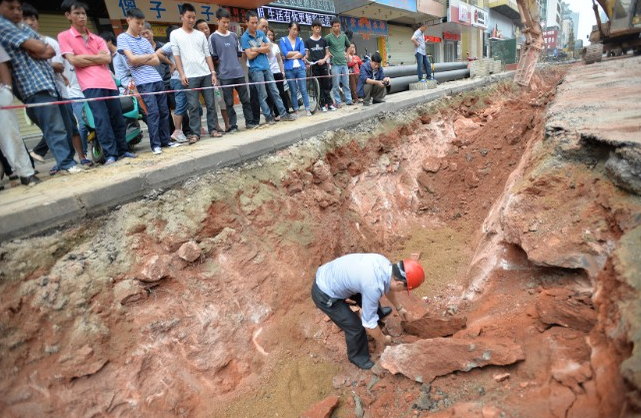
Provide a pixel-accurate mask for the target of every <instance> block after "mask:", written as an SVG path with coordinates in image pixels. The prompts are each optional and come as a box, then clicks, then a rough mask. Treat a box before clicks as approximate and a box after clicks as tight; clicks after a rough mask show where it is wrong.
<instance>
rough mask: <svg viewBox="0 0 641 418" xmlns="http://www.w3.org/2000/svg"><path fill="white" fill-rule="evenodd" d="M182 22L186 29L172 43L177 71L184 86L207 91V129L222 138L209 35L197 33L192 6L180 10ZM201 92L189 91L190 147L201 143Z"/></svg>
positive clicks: (174, 36) (180, 30)
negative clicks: (217, 129) (199, 97)
mask: <svg viewBox="0 0 641 418" xmlns="http://www.w3.org/2000/svg"><path fill="white" fill-rule="evenodd" d="M180 20H181V21H182V27H181V28H180V29H176V30H175V31H173V32H172V33H171V37H170V39H169V41H170V42H171V45H172V52H173V53H174V60H175V61H176V69H177V70H178V73H179V74H180V81H181V82H182V84H183V86H185V87H186V88H189V89H193V88H205V89H204V90H200V93H201V94H202V95H203V98H204V99H205V107H206V108H207V129H208V132H209V135H211V136H212V137H220V136H222V135H221V134H220V133H219V132H218V131H216V125H218V116H217V115H216V101H215V99H214V90H213V89H212V88H211V87H212V86H213V85H217V84H218V80H217V79H216V70H215V69H214V62H213V61H212V59H211V53H210V52H209V45H208V43H207V38H206V37H205V34H204V33H202V32H200V31H197V30H195V29H194V24H195V23H196V9H195V8H194V6H192V5H191V4H189V3H183V4H182V5H181V6H180ZM198 93H199V91H187V92H186V95H187V103H188V108H189V128H190V129H191V132H192V133H191V135H189V138H188V139H189V143H190V144H194V143H196V142H197V141H198V140H200V112H199V107H200V101H199V100H198Z"/></svg>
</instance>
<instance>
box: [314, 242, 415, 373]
mask: <svg viewBox="0 0 641 418" xmlns="http://www.w3.org/2000/svg"><path fill="white" fill-rule="evenodd" d="M424 281H425V272H424V271H423V267H422V266H421V265H420V264H419V263H418V262H417V261H415V260H412V259H405V260H401V261H399V262H398V263H396V264H392V263H391V262H390V261H389V260H388V259H387V258H385V257H384V256H382V255H380V254H348V255H344V256H342V257H340V258H337V259H335V260H333V261H330V262H328V263H326V264H323V265H322V266H321V267H319V268H318V270H317V271H316V279H315V280H314V284H313V285H312V292H311V295H312V300H313V301H314V304H316V306H317V307H318V309H320V310H321V311H323V312H324V313H325V314H327V316H329V318H330V319H331V320H332V321H333V322H334V323H335V324H336V325H337V326H338V327H339V328H340V329H342V330H343V331H344V332H345V343H346V344H347V357H348V359H349V361H351V362H352V363H353V364H355V365H356V366H357V367H360V368H361V369H366V370H367V369H371V368H372V367H373V366H374V362H373V361H372V360H370V357H369V347H368V344H367V336H368V335H369V336H370V337H372V338H373V339H374V340H375V341H376V349H377V350H383V348H384V347H385V346H386V345H390V344H391V343H392V338H391V337H390V336H389V335H384V334H383V332H382V331H381V328H380V326H381V325H382V322H381V320H382V319H383V318H385V317H386V316H388V315H389V314H390V313H392V308H390V307H388V306H386V307H382V306H381V303H380V299H381V297H382V296H383V295H386V296H387V298H388V299H389V301H390V302H392V304H393V305H394V307H395V308H396V311H397V312H398V314H399V315H400V316H401V318H403V319H405V317H406V315H407V311H405V309H403V306H402V305H401V304H400V303H399V301H398V299H397V294H398V293H399V292H402V291H407V292H408V293H409V291H410V290H413V289H416V288H417V287H419V286H420V285H421V284H422V283H423V282H424ZM346 299H351V300H353V301H354V302H356V304H357V305H358V306H360V307H361V308H362V309H361V317H360V318H359V317H358V314H357V313H356V312H353V311H352V310H351V309H350V305H349V304H348V303H347V302H346V301H345V300H346Z"/></svg>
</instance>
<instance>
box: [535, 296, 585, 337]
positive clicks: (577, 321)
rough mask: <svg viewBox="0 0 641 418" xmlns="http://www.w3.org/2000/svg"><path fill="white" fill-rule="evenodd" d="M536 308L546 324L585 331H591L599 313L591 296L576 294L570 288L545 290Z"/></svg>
mask: <svg viewBox="0 0 641 418" xmlns="http://www.w3.org/2000/svg"><path fill="white" fill-rule="evenodd" d="M536 310H537V313H538V315H539V318H540V319H541V321H542V322H543V323H545V324H548V325H561V326H563V327H566V328H572V329H575V330H578V331H583V332H589V331H590V330H591V329H592V328H593V327H594V325H595V324H596V321H597V313H596V310H595V309H594V308H593V306H592V302H591V301H590V298H589V296H587V295H584V296H581V295H576V294H575V292H573V291H572V290H570V289H563V288H558V289H550V290H546V291H543V292H542V293H541V294H540V296H539V298H538V300H537V301H536Z"/></svg>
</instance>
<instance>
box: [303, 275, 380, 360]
mask: <svg viewBox="0 0 641 418" xmlns="http://www.w3.org/2000/svg"><path fill="white" fill-rule="evenodd" d="M350 299H352V300H353V301H355V302H356V303H357V304H358V306H361V302H362V298H361V295H360V294H357V295H353V296H351V297H350ZM312 300H313V301H314V303H315V304H316V306H317V307H318V309H320V310H321V311H323V312H325V314H327V316H329V318H330V319H331V320H332V321H333V322H334V323H335V324H336V325H337V326H338V327H339V328H340V329H342V330H343V331H344V332H345V343H346V344H347V358H349V361H351V362H352V363H354V364H355V365H356V366H358V367H361V368H362V367H363V366H364V365H365V363H367V362H368V361H369V347H368V346H367V332H366V331H365V327H363V324H362V323H361V318H360V317H359V316H358V314H357V313H356V312H353V311H352V310H351V309H350V307H349V305H348V304H347V302H345V300H343V299H332V298H330V297H329V296H328V295H327V294H326V293H325V292H323V291H322V290H320V288H319V287H318V286H317V285H316V280H314V284H313V285H312ZM378 316H379V318H382V312H381V305H380V304H379V305H378Z"/></svg>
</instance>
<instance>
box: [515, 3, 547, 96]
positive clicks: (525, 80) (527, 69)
mask: <svg viewBox="0 0 641 418" xmlns="http://www.w3.org/2000/svg"><path fill="white" fill-rule="evenodd" d="M516 3H517V5H518V6H519V14H520V15H521V22H523V34H524V35H525V44H524V46H523V51H522V52H521V59H520V60H519V65H518V67H517V68H516V75H515V76H514V82H515V83H516V84H518V85H520V86H528V85H529V84H530V80H531V79H532V74H534V69H535V68H536V63H537V61H538V60H539V55H541V49H543V31H542V30H541V23H540V19H541V17H540V16H541V15H540V11H539V5H538V4H537V2H536V0H516Z"/></svg>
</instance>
